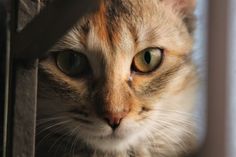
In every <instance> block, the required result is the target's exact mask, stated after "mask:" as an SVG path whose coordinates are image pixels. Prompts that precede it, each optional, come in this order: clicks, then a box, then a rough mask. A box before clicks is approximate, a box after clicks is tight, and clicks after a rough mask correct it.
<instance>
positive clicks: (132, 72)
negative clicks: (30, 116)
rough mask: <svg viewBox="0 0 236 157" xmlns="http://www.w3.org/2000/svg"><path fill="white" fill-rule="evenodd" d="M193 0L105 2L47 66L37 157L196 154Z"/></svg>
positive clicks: (42, 74)
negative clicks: (192, 56) (192, 57)
mask: <svg viewBox="0 0 236 157" xmlns="http://www.w3.org/2000/svg"><path fill="white" fill-rule="evenodd" d="M195 3H196V2H195V0H103V1H101V3H100V6H99V9H98V10H97V11H96V12H95V13H92V14H89V15H87V16H85V17H83V18H82V19H81V20H80V21H78V23H77V24H76V25H74V26H73V28H72V29H71V30H70V31H69V32H68V33H67V34H66V35H65V36H64V37H63V38H62V39H60V40H59V41H58V42H57V44H56V45H54V46H53V47H52V48H51V49H50V51H49V55H48V56H47V57H44V58H42V59H40V61H39V78H38V108H37V137H36V141H37V142H36V156H37V157H54V156H55V157H184V156H189V155H191V153H193V152H194V151H195V150H196V148H197V145H198V144H197V134H196V129H197V125H196V117H195V115H194V109H195V104H196V103H195V102H196V91H197V88H198V75H197V71H196V67H195V65H194V63H193V61H192V60H191V52H192V47H193V43H194V39H193V32H194V27H195V24H194V23H195V16H194V8H195Z"/></svg>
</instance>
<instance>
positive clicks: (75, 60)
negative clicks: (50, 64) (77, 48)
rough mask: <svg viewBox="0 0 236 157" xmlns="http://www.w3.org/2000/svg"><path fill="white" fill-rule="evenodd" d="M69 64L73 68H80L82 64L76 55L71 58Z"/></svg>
mask: <svg viewBox="0 0 236 157" xmlns="http://www.w3.org/2000/svg"><path fill="white" fill-rule="evenodd" d="M69 64H70V65H71V66H72V67H73V66H78V65H79V64H80V59H79V57H78V56H77V55H76V54H72V55H70V57H69Z"/></svg>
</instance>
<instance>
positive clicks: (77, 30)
mask: <svg viewBox="0 0 236 157" xmlns="http://www.w3.org/2000/svg"><path fill="white" fill-rule="evenodd" d="M191 41H192V39H191V36H190V35H189V33H188V31H187V28H186V26H185V25H184V24H183V21H182V19H181V17H180V16H178V14H177V13H175V12H174V11H172V10H171V8H168V7H167V6H165V5H164V4H163V3H162V2H161V1H158V0H139V1H137V0H106V1H102V3H101V4H100V7H99V9H98V11H97V12H95V13H93V14H91V15H88V16H86V17H84V18H82V20H80V21H79V22H78V24H76V25H75V26H74V27H73V29H72V30H71V31H70V32H69V33H68V34H67V35H66V36H65V37H64V38H63V39H62V40H61V41H60V42H59V44H58V45H57V46H60V47H62V48H68V49H78V50H81V49H82V51H85V52H93V51H97V52H103V54H105V55H106V56H108V55H111V54H115V52H119V53H120V52H121V51H122V52H124V51H128V52H129V53H130V52H139V51H141V50H142V49H145V48H147V47H161V48H166V49H169V50H170V51H175V52H177V53H178V52H179V53H188V52H189V51H190V49H191V46H192V43H191ZM170 43H171V44H170ZM134 48H135V49H134ZM111 52H112V53H111Z"/></svg>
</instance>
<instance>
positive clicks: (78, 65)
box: [56, 50, 89, 76]
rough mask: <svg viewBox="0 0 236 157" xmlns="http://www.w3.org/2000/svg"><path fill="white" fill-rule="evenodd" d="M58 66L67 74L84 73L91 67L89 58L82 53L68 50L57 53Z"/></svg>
mask: <svg viewBox="0 0 236 157" xmlns="http://www.w3.org/2000/svg"><path fill="white" fill-rule="evenodd" d="M56 63H57V66H58V68H59V69H60V70H61V71H62V72H63V73H65V74H67V75H70V76H75V75H79V74H82V73H84V72H85V71H86V70H88V68H89V63H88V59H87V57H86V56H85V55H83V54H82V53H78V52H74V51H72V50H66V51H62V52H59V53H58V54H57V58H56Z"/></svg>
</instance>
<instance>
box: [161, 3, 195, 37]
mask: <svg viewBox="0 0 236 157" xmlns="http://www.w3.org/2000/svg"><path fill="white" fill-rule="evenodd" d="M161 1H162V2H163V3H165V4H166V5H169V6H171V7H172V8H173V9H174V10H175V11H176V12H178V13H179V14H180V15H181V16H182V18H183V21H184V22H185V23H186V25H187V28H188V30H189V32H190V33H192V32H193V31H194V29H195V21H196V17H195V15H194V10H195V7H196V0H161Z"/></svg>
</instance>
